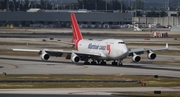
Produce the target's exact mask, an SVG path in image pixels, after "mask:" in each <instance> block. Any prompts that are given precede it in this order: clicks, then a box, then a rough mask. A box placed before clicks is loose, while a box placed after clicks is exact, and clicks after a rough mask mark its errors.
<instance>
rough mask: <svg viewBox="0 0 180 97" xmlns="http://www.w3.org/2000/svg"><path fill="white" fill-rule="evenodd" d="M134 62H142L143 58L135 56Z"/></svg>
mask: <svg viewBox="0 0 180 97" xmlns="http://www.w3.org/2000/svg"><path fill="white" fill-rule="evenodd" d="M132 60H133V62H139V61H141V57H140V56H139V55H134V56H133V58H132Z"/></svg>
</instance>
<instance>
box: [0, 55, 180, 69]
mask: <svg viewBox="0 0 180 97" xmlns="http://www.w3.org/2000/svg"><path fill="white" fill-rule="evenodd" d="M0 59H3V60H12V61H27V62H32V61H33V62H46V63H69V64H72V62H71V61H69V62H68V61H66V62H65V61H43V60H38V59H37V60H36V59H23V58H7V57H0ZM144 63H145V62H143V64H144ZM146 63H147V64H148V63H149V62H146ZM136 64H137V63H135V65H127V64H126V65H122V66H114V65H110V64H107V65H100V64H96V65H88V66H103V67H104V66H105V67H117V68H134V69H151V70H167V71H180V68H177V69H175V68H163V67H161V68H158V67H157V68H156V67H150V66H149V67H145V66H143V65H141V66H140V65H136ZM139 64H141V63H139ZM149 64H150V63H149ZM75 65H76V66H82V65H84V64H83V63H78V64H75ZM150 65H151V64H150Z"/></svg>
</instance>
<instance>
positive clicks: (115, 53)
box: [78, 39, 128, 60]
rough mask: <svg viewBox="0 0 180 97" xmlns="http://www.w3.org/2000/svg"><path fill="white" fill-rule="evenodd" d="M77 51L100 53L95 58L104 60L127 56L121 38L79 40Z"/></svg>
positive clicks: (126, 49) (126, 50)
mask: <svg viewBox="0 0 180 97" xmlns="http://www.w3.org/2000/svg"><path fill="white" fill-rule="evenodd" d="M78 51H82V52H87V53H88V52H90V53H94V54H100V55H101V57H98V58H97V59H104V60H122V59H124V58H126V57H127V56H128V48H127V46H126V44H125V43H124V41H123V40H120V39H105V40H102V41H97V40H84V39H83V40H80V41H79V42H78Z"/></svg>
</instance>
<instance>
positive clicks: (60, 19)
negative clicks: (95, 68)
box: [0, 12, 132, 27]
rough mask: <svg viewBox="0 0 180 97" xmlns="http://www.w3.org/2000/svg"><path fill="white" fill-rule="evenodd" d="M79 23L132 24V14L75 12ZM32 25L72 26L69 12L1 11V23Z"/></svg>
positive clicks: (2, 24)
mask: <svg viewBox="0 0 180 97" xmlns="http://www.w3.org/2000/svg"><path fill="white" fill-rule="evenodd" d="M75 14H76V17H77V20H78V23H79V24H80V25H81V24H86V25H102V24H108V25H121V24H131V23H132V15H131V14H129V13H120V12H115V13H113V12H107V13H105V12H92V13H75ZM7 24H10V25H14V26H20V25H21V26H26V27H28V26H31V25H32V24H42V25H58V26H60V27H70V13H69V12H0V25H1V26H6V25H7Z"/></svg>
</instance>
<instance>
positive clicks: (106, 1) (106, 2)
mask: <svg viewBox="0 0 180 97" xmlns="http://www.w3.org/2000/svg"><path fill="white" fill-rule="evenodd" d="M106 12H107V0H106Z"/></svg>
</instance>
